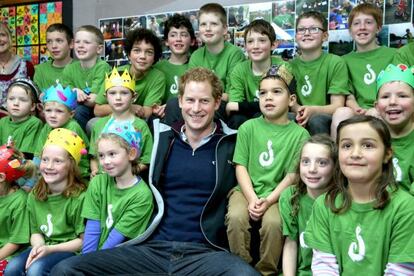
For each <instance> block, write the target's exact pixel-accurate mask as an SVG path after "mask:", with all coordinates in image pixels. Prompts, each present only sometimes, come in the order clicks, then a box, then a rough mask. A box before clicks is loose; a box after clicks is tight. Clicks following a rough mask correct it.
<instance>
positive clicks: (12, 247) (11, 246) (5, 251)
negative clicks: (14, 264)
mask: <svg viewBox="0 0 414 276" xmlns="http://www.w3.org/2000/svg"><path fill="white" fill-rule="evenodd" d="M19 247H20V246H19V245H18V244H15V243H11V242H8V243H6V244H5V245H4V246H3V247H2V248H0V260H4V259H6V258H7V257H9V256H11V255H12V254H13V253H14V252H16V251H17V250H18V249H19Z"/></svg>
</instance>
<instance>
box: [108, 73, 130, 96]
mask: <svg viewBox="0 0 414 276" xmlns="http://www.w3.org/2000/svg"><path fill="white" fill-rule="evenodd" d="M115 86H123V87H126V88H128V89H129V90H131V91H132V92H133V93H135V79H134V78H131V75H130V74H129V72H128V70H125V71H124V72H123V73H122V76H120V75H119V72H118V69H117V68H116V67H114V68H113V69H112V72H111V75H110V76H108V73H106V77H105V91H107V90H108V89H110V88H112V87H115Z"/></svg>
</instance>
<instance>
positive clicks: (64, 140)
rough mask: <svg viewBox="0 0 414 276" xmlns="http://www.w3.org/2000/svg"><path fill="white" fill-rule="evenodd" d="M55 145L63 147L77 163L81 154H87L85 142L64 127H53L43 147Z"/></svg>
mask: <svg viewBox="0 0 414 276" xmlns="http://www.w3.org/2000/svg"><path fill="white" fill-rule="evenodd" d="M48 145H56V146H60V147H62V148H64V149H65V150H66V151H67V152H68V153H69V154H70V155H71V156H72V157H73V159H75V161H76V164H78V163H79V161H80V159H81V155H85V154H87V150H86V145H85V142H84V141H83V140H82V138H81V137H80V136H79V135H78V134H76V132H73V131H71V130H69V129H66V128H55V129H54V130H52V131H51V132H50V133H49V136H48V137H47V140H46V143H45V145H44V147H46V146H48Z"/></svg>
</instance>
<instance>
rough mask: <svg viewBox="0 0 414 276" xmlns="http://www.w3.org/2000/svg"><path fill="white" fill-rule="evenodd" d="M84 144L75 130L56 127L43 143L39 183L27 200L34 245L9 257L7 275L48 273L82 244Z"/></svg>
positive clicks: (32, 243) (84, 187)
mask: <svg viewBox="0 0 414 276" xmlns="http://www.w3.org/2000/svg"><path fill="white" fill-rule="evenodd" d="M84 153H86V149H85V143H84V142H83V141H82V139H81V138H80V137H79V136H78V135H77V134H76V133H74V132H72V131H70V130H68V129H64V128H57V129H54V130H53V131H52V132H50V134H49V137H48V139H47V141H46V143H45V145H44V148H43V151H42V155H41V162H40V173H41V175H42V177H41V179H40V180H39V182H38V183H37V184H36V186H35V187H34V188H33V190H32V192H31V193H30V194H29V196H28V199H27V210H28V212H29V221H30V233H31V235H30V244H31V248H29V249H27V250H26V251H23V252H22V253H21V254H20V255H18V256H16V257H14V258H13V259H11V260H10V262H9V264H8V265H7V267H6V272H5V274H6V275H43V274H49V273H50V271H51V270H52V268H53V266H54V265H55V264H57V263H58V262H60V261H61V260H63V259H66V258H69V257H71V256H74V255H75V253H76V252H79V250H80V248H81V247H82V236H83V232H84V228H85V226H84V223H83V219H82V217H81V216H80V214H81V211H82V205H83V199H84V191H85V190H86V184H85V183H83V182H82V180H81V177H80V175H79V172H78V163H79V161H80V157H81V154H84Z"/></svg>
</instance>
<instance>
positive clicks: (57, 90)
mask: <svg viewBox="0 0 414 276" xmlns="http://www.w3.org/2000/svg"><path fill="white" fill-rule="evenodd" d="M47 102H58V103H61V104H63V105H65V106H67V107H68V108H69V109H70V110H74V109H75V108H76V107H77V106H78V103H77V96H76V92H74V91H72V89H71V88H70V86H66V88H63V86H62V85H61V84H60V83H57V84H56V86H53V85H52V86H51V87H49V88H48V89H46V91H45V95H44V97H43V103H47Z"/></svg>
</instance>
